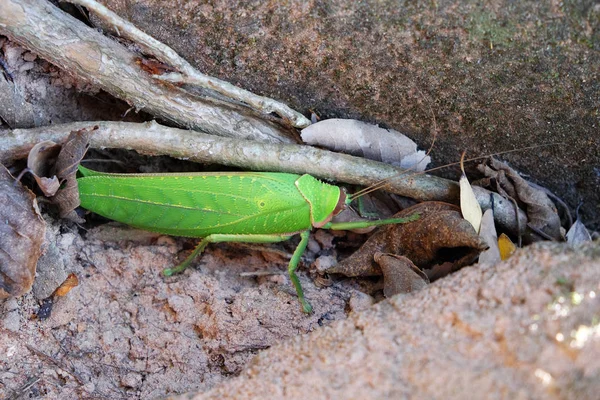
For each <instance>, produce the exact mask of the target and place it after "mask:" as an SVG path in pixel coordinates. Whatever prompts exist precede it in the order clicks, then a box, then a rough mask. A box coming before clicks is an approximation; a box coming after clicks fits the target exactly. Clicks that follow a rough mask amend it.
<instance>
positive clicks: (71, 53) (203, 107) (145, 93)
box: [0, 0, 297, 143]
mask: <svg viewBox="0 0 600 400" xmlns="http://www.w3.org/2000/svg"><path fill="white" fill-rule="evenodd" d="M0 34H2V35H6V36H8V37H9V38H11V40H13V41H15V42H17V43H19V44H20V45H21V46H23V47H25V48H27V49H29V50H30V51H32V52H33V53H36V54H38V55H39V56H41V57H43V58H45V59H46V60H48V61H49V62H51V63H52V64H54V65H56V66H58V67H60V68H61V69H63V70H65V71H67V72H68V73H70V74H72V75H74V76H75V77H77V78H78V79H81V80H83V81H87V82H90V83H93V84H94V85H96V86H97V87H100V88H102V89H104V90H105V91H107V92H109V93H110V94H112V95H113V96H115V97H117V98H120V99H123V100H125V101H127V102H128V103H129V104H132V105H133V106H134V107H135V108H136V109H138V110H144V111H147V112H149V113H151V114H153V115H155V116H156V117H157V118H161V119H164V120H167V121H173V122H175V123H176V124H178V125H180V126H183V127H186V128H189V129H196V130H201V131H203V132H207V133H211V134H214V135H220V136H227V137H237V138H245V139H254V140H262V141H270V142H284V143H295V142H296V141H297V138H296V136H297V135H296V133H295V130H294V129H293V128H290V127H288V128H285V127H283V126H281V125H278V124H276V123H274V122H270V121H267V120H265V119H264V118H262V116H259V115H256V114H255V113H254V112H253V111H252V110H250V109H249V108H247V107H243V106H235V105H233V104H231V103H229V102H225V101H222V100H217V99H214V98H201V97H199V96H198V95H192V94H190V93H188V92H186V91H185V90H183V89H181V88H179V87H177V86H175V85H172V84H169V83H166V82H158V81H156V80H155V79H154V78H152V76H151V75H150V74H149V73H148V72H146V71H144V70H143V69H142V68H141V67H140V66H139V65H138V64H137V63H136V61H139V59H140V55H139V54H136V53H133V52H132V51H130V50H129V49H127V48H126V47H125V46H123V45H121V44H120V43H117V42H116V41H115V40H112V39H110V38H108V37H106V36H104V35H102V34H101V33H100V32H98V31H97V30H95V29H92V28H90V27H88V26H86V25H85V24H84V23H82V22H81V21H79V20H77V19H75V18H73V17H72V16H70V15H68V14H66V13H64V12H63V11H62V10H60V9H59V8H58V7H55V6H54V5H52V3H50V2H48V1H46V0H0Z"/></svg>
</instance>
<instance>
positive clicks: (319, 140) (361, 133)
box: [301, 118, 431, 171]
mask: <svg viewBox="0 0 600 400" xmlns="http://www.w3.org/2000/svg"><path fill="white" fill-rule="evenodd" d="M301 136H302V140H304V142H305V143H307V144H310V145H312V146H319V147H324V148H326V149H329V150H332V151H337V152H342V153H346V154H352V155H355V156H359V157H364V158H368V159H371V160H376V161H382V162H385V163H388V164H393V165H396V166H399V167H402V168H412V167H414V166H415V165H416V166H417V167H416V168H414V170H415V171H424V170H425V168H426V167H427V164H429V162H430V161H431V158H430V157H429V156H427V155H425V152H424V151H422V150H421V151H417V144H416V143H415V142H413V141H412V140H411V139H409V138H408V137H406V136H405V135H403V134H402V133H400V132H398V131H395V130H393V129H384V128H380V127H378V126H377V125H373V124H368V123H366V122H362V121H357V120H354V119H338V118H333V119H326V120H323V121H319V122H317V123H315V124H312V125H310V126H308V127H307V128H304V129H303V130H302V133H301Z"/></svg>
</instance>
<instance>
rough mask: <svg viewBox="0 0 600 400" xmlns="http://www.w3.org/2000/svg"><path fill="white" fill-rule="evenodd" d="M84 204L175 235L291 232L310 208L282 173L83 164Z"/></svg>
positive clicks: (304, 225)
mask: <svg viewBox="0 0 600 400" xmlns="http://www.w3.org/2000/svg"><path fill="white" fill-rule="evenodd" d="M80 171H81V172H82V174H83V175H84V177H83V178H79V179H78V185H79V193H80V198H81V206H82V207H84V208H86V209H88V210H90V211H93V212H96V213H98V214H100V215H103V216H105V217H107V218H110V219H113V220H116V221H120V222H123V223H126V224H128V225H131V226H134V227H137V228H141V229H145V230H150V231H155V232H160V233H165V234H169V235H176V236H189V237H205V236H207V235H210V234H213V233H221V234H279V233H293V232H298V231H301V230H306V229H309V228H310V227H311V223H310V208H309V204H308V203H307V201H306V200H305V199H304V197H303V196H302V194H301V193H300V192H299V191H298V189H297V188H296V186H295V181H296V180H297V179H298V178H299V176H298V175H293V174H284V173H267V172H264V173H263V172H256V173H252V172H251V173H248V172H244V173H199V174H134V175H129V174H127V175H125V174H96V173H95V171H91V170H89V169H87V168H83V167H80Z"/></svg>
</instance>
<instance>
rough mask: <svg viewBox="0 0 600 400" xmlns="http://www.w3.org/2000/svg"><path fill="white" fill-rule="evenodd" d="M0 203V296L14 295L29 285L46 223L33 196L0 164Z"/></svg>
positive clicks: (28, 288) (40, 251)
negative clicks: (0, 205)
mask: <svg viewBox="0 0 600 400" xmlns="http://www.w3.org/2000/svg"><path fill="white" fill-rule="evenodd" d="M0 204H2V207H1V208H0V221H2V223H0V298H7V297H10V296H15V297H16V296H21V295H23V294H25V293H27V292H28V291H29V290H30V289H31V286H32V285H33V280H34V277H35V268H36V265H37V261H38V258H39V257H40V256H41V254H42V244H43V242H44V235H45V232H46V223H45V221H44V220H43V219H42V217H41V216H40V213H39V210H38V208H37V202H36V200H35V195H34V194H33V193H32V192H31V191H30V190H28V189H26V188H24V187H23V186H21V184H17V185H15V179H14V178H13V176H12V175H11V174H10V173H9V172H8V170H7V169H6V168H4V166H3V165H2V164H0Z"/></svg>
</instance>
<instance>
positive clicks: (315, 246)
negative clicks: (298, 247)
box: [308, 236, 321, 253]
mask: <svg viewBox="0 0 600 400" xmlns="http://www.w3.org/2000/svg"><path fill="white" fill-rule="evenodd" d="M308 250H309V251H311V252H313V253H318V252H319V251H321V246H319V243H317V241H316V240H315V239H313V238H312V236H311V238H310V239H308Z"/></svg>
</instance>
